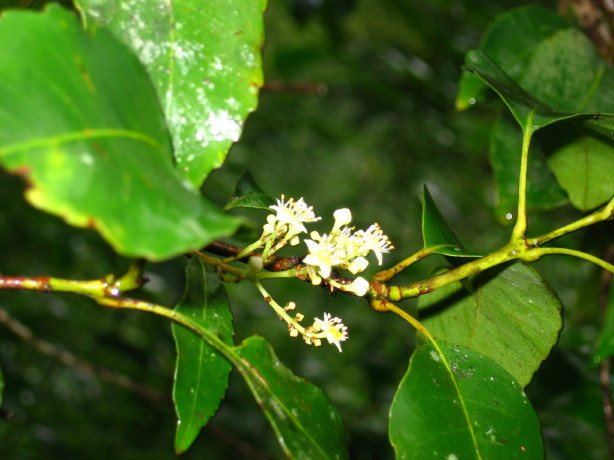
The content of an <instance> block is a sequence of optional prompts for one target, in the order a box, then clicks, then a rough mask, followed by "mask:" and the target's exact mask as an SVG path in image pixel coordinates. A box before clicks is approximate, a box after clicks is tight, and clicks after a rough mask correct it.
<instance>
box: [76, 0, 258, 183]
mask: <svg viewBox="0 0 614 460" xmlns="http://www.w3.org/2000/svg"><path fill="white" fill-rule="evenodd" d="M77 4H78V6H79V9H80V10H81V11H83V12H84V14H85V16H86V18H87V20H88V21H91V22H93V23H95V24H102V25H105V26H107V27H109V28H110V29H111V30H112V31H113V33H115V34H116V36H117V37H118V38H119V39H120V40H121V41H122V42H124V43H125V44H127V45H128V46H129V47H130V48H131V49H132V50H133V51H134V52H135V53H136V54H137V55H138V56H139V58H140V59H141V62H142V63H143V64H144V65H145V67H146V68H147V70H148V71H149V74H150V75H151V78H152V80H153V83H154V86H155V87H156V90H157V92H158V96H159V98H160V100H161V101H162V104H163V109H164V113H165V114H166V119H167V122H168V125H169V129H170V131H171V135H172V138H173V146H174V153H175V158H176V162H177V168H178V169H179V171H180V173H181V174H183V175H184V177H186V178H187V179H188V181H190V183H192V184H193V185H194V186H196V187H198V186H200V185H201V184H202V182H203V180H204V179H205V178H206V177H207V176H208V175H209V173H210V172H211V171H212V170H213V169H215V168H218V167H219V166H221V165H222V163H223V162H224V159H225V158H226V155H227V153H228V150H229V149H230V146H231V144H232V143H233V142H236V141H237V140H238V139H239V136H240V134H241V130H242V127H243V122H244V120H245V118H246V117H247V115H248V114H249V113H250V112H251V111H253V110H254V109H255V108H256V105H257V101H258V89H259V88H260V86H262V79H263V77H262V63H261V56H260V54H261V50H260V48H261V46H262V44H263V41H264V32H263V11H264V8H265V6H266V1H265V0H224V1H219V0H182V1H177V0H149V1H146V2H145V1H142V0H124V1H121V2H118V1H105V2H100V1H99V0H79V1H78V2H77Z"/></svg>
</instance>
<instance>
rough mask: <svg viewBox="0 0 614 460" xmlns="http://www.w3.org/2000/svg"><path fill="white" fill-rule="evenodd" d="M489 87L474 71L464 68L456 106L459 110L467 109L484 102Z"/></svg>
mask: <svg viewBox="0 0 614 460" xmlns="http://www.w3.org/2000/svg"><path fill="white" fill-rule="evenodd" d="M487 89H488V87H487V86H486V85H485V84H484V82H483V81H482V80H481V79H480V77H478V76H477V75H476V74H475V73H473V72H468V71H467V70H466V69H464V70H463V72H462V75H461V78H460V82H459V85H458V94H457V95H456V102H455V106H456V109H457V110H467V109H468V108H470V107H472V106H474V105H475V104H478V103H480V102H482V101H483V100H484V99H485V93H486V90H487Z"/></svg>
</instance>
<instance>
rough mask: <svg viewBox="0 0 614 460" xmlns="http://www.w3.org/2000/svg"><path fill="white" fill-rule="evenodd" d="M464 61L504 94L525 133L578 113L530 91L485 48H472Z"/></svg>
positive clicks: (498, 91)
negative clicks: (555, 106)
mask: <svg viewBox="0 0 614 460" xmlns="http://www.w3.org/2000/svg"><path fill="white" fill-rule="evenodd" d="M465 63H466V65H467V67H468V68H469V69H470V70H472V71H473V72H475V73H476V74H477V75H478V76H479V77H480V78H481V79H482V80H484V82H486V83H487V84H488V86H490V87H491V88H492V89H493V90H494V91H495V92H496V93H497V94H498V95H499V97H501V99H502V100H503V102H505V105H507V107H508V108H509V110H510V111H511V112H512V115H513V116H514V118H515V119H516V121H518V124H519V125H520V127H521V128H522V130H523V132H534V131H536V130H538V129H540V128H543V127H544V126H547V125H549V124H551V123H554V122H556V121H560V120H567V119H570V118H573V117H575V116H577V115H578V114H570V113H561V112H557V111H556V110H554V109H553V108H551V107H549V106H548V105H547V104H545V103H544V102H542V101H540V100H539V99H537V98H536V97H535V96H533V95H532V94H530V93H528V92H527V91H526V90H525V89H523V88H522V87H521V86H520V85H519V84H518V83H516V82H515V81H514V80H513V79H512V78H511V77H510V76H509V75H507V74H506V73H505V72H504V71H503V69H501V67H499V65H498V64H497V63H496V62H495V61H493V60H492V58H491V57H490V56H489V55H488V54H486V53H485V52H484V51H482V50H479V49H478V50H472V51H469V52H468V53H467V55H466V57H465Z"/></svg>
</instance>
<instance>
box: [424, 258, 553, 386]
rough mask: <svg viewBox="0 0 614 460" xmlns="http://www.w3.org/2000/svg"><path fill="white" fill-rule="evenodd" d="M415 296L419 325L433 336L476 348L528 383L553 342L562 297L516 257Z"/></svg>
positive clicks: (519, 380) (520, 380) (523, 384)
mask: <svg viewBox="0 0 614 460" xmlns="http://www.w3.org/2000/svg"><path fill="white" fill-rule="evenodd" d="M472 285H473V292H471V293H469V292H467V291H466V290H465V289H464V288H463V287H462V286H461V284H460V283H453V284H452V285H449V286H444V287H443V288H441V289H438V290H436V291H434V292H432V293H430V294H426V295H423V296H421V297H420V298H419V299H418V308H419V309H420V316H421V317H422V318H423V321H422V322H423V324H424V326H425V327H426V328H427V329H428V330H429V331H430V332H431V333H432V334H433V335H434V336H435V337H437V338H440V339H442V340H445V341H447V342H450V343H455V344H458V345H461V346H465V347H468V348H471V349H472V350H475V351H477V352H479V353H481V354H483V355H485V356H488V357H489V358H491V359H492V360H494V361H495V362H496V363H497V364H499V365H500V366H502V367H503V368H505V369H506V370H507V372H509V373H510V374H512V375H513V376H514V378H515V379H516V380H517V381H518V382H520V384H521V385H522V386H526V385H528V383H529V382H530V381H531V377H532V376H533V373H534V372H535V371H536V370H537V369H538V368H539V366H540V364H541V362H542V361H543V360H544V359H545V358H546V357H547V356H548V354H549V353H550V350H551V349H552V347H553V346H554V345H555V344H556V341H557V339H558V334H559V331H560V329H561V327H562V321H561V303H560V301H559V299H558V298H557V297H556V295H555V294H554V293H553V292H552V291H551V290H550V288H549V287H548V286H547V285H546V284H545V282H544V280H543V279H542V278H541V276H540V275H539V274H538V273H537V271H536V270H535V269H533V268H532V267H529V266H527V265H524V264H522V263H517V264H513V265H510V266H508V267H506V268H505V269H503V270H502V271H500V272H499V273H497V274H496V275H495V276H493V274H492V273H491V272H487V273H483V274H481V275H480V276H478V277H476V278H475V279H474V280H473V281H472Z"/></svg>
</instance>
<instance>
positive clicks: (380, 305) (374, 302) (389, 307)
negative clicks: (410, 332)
mask: <svg viewBox="0 0 614 460" xmlns="http://www.w3.org/2000/svg"><path fill="white" fill-rule="evenodd" d="M369 304H370V305H371V308H372V309H373V310H375V311H379V312H392V313H394V314H395V315H398V316H400V317H401V318H403V319H404V320H405V321H407V322H408V323H409V324H411V325H412V326H413V327H414V328H415V329H416V330H417V331H418V332H420V333H421V334H422V335H423V336H425V337H426V338H427V339H429V340H430V341H431V342H433V341H434V340H435V339H434V337H433V336H432V335H431V333H430V332H429V331H428V329H427V328H426V327H424V326H423V325H422V323H421V322H420V321H418V320H417V319H416V318H414V317H413V316H412V315H410V314H409V313H407V312H406V311H405V310H403V309H401V308H399V307H397V306H396V305H395V304H393V303H392V302H388V301H387V300H382V299H373V298H372V299H369Z"/></svg>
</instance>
